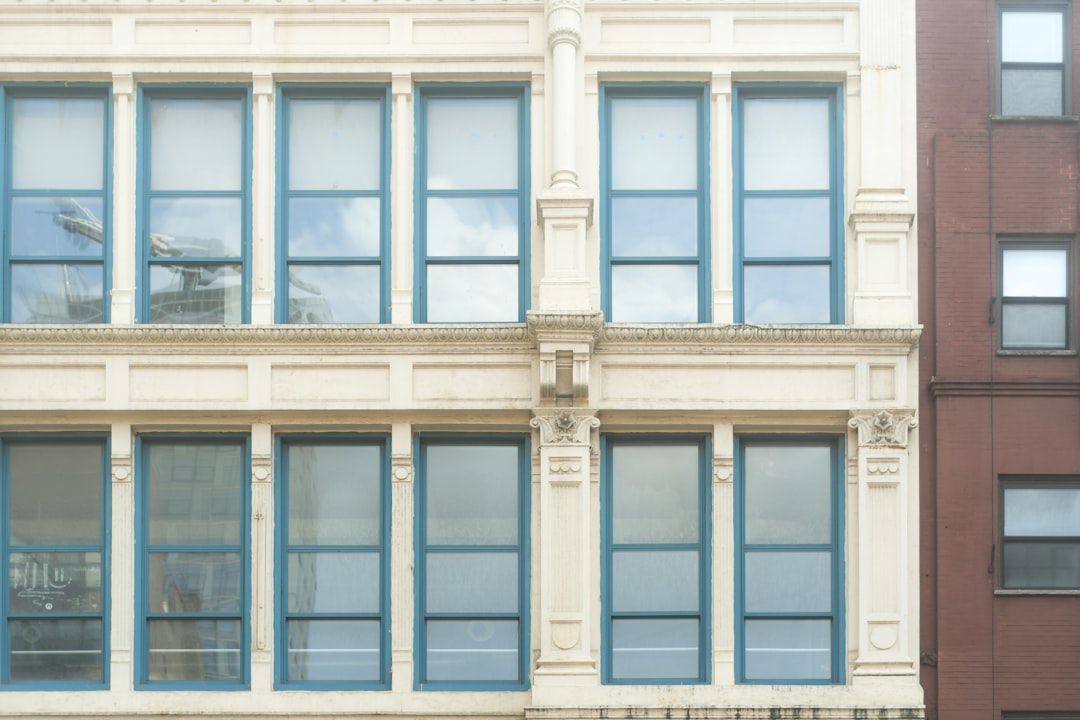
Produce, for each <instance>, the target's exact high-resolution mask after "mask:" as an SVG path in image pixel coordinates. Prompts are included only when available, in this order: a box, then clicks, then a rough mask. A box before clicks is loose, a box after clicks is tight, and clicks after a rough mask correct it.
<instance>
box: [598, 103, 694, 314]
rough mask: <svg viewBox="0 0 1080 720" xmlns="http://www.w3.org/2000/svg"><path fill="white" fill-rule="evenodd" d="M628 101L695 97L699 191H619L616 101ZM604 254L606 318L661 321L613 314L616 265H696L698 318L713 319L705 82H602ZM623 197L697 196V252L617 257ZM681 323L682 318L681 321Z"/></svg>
mask: <svg viewBox="0 0 1080 720" xmlns="http://www.w3.org/2000/svg"><path fill="white" fill-rule="evenodd" d="M623 99H650V100H693V101H694V102H695V103H696V104H697V110H696V119H697V185H696V187H695V188H694V189H692V190H690V189H686V190H661V189H654V190H649V189H615V188H614V187H613V179H612V161H613V156H614V149H613V147H612V144H613V133H612V105H613V103H615V102H618V101H619V100H623ZM600 136H601V142H600V187H601V190H600V243H601V245H600V254H601V273H602V282H601V289H602V294H601V305H602V309H603V312H604V318H605V319H606V320H607V321H608V322H611V321H613V320H614V321H616V322H658V321H652V320H648V321H646V320H638V319H636V318H628V319H626V320H621V319H619V318H613V305H612V303H613V297H612V296H613V286H612V275H613V268H614V267H619V266H635V267H639V268H644V267H650V266H653V267H657V266H659V267H672V266H674V267H679V266H692V267H694V268H695V277H696V279H697V285H698V286H697V294H696V298H697V313H696V314H695V315H696V317H695V318H694V321H695V322H709V321H710V319H711V317H712V303H711V286H710V283H711V279H710V278H711V272H710V266H711V259H710V258H711V253H710V250H711V244H712V243H711V234H710V231H709V217H710V216H709V213H710V208H709V198H710V197H711V196H710V192H709V158H710V154H709V152H710V149H709V94H708V86H707V85H703V84H701V83H605V84H603V85H601V86H600ZM621 198H627V199H632V198H641V199H662V198H669V199H671V198H683V199H689V198H692V199H694V200H695V201H696V204H697V217H696V219H695V228H696V230H697V252H696V253H695V254H693V255H662V254H657V255H616V254H615V252H614V249H613V237H612V233H613V222H612V220H613V217H612V213H613V209H612V206H613V204H614V202H615V201H616V200H618V199H621ZM680 322H681V321H680Z"/></svg>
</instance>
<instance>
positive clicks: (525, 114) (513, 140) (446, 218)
mask: <svg viewBox="0 0 1080 720" xmlns="http://www.w3.org/2000/svg"><path fill="white" fill-rule="evenodd" d="M418 90H419V96H418V101H417V103H416V127H417V133H416V138H417V143H416V144H417V147H416V193H417V197H416V238H417V242H416V283H415V285H416V301H415V302H416V308H415V314H416V321H417V322H521V321H523V320H524V319H525V310H526V309H527V307H528V304H529V298H530V296H531V288H530V285H529V262H528V238H529V229H530V227H531V226H532V216H531V214H530V213H531V211H530V208H529V95H528V87H527V86H526V85H524V84H520V83H518V84H486V85H454V84H440V85H420V86H419V87H418Z"/></svg>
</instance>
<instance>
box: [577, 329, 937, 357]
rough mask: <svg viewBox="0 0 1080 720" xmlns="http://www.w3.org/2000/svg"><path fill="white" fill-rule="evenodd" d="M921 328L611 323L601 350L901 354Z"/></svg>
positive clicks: (913, 344)
mask: <svg viewBox="0 0 1080 720" xmlns="http://www.w3.org/2000/svg"><path fill="white" fill-rule="evenodd" d="M921 334H922V328H921V327H900V328H896V327H888V328H880V327H852V326H850V325H706V324H702V325H606V326H605V327H604V328H603V329H602V331H601V333H600V338H599V341H598V346H599V349H600V350H615V349H618V350H624V349H628V348H641V349H642V350H648V351H649V352H657V351H660V350H662V347H660V346H665V345H666V346H669V347H670V350H671V351H672V352H680V353H686V352H707V351H713V352H725V351H730V350H732V349H734V347H750V348H755V347H776V346H784V347H792V348H796V349H798V350H800V351H801V350H806V351H813V350H815V349H820V350H822V351H825V352H829V353H836V352H860V351H877V350H885V351H889V352H896V351H897V350H900V351H903V352H908V351H910V350H912V349H914V348H915V347H916V346H917V345H918V344H919V336H920V335H921Z"/></svg>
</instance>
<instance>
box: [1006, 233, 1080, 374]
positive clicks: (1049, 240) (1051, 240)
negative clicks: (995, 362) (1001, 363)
mask: <svg viewBox="0 0 1080 720" xmlns="http://www.w3.org/2000/svg"><path fill="white" fill-rule="evenodd" d="M1017 249H1026V250H1064V251H1065V295H1064V297H1061V298H1060V299H1055V298H1053V297H1021V296H1006V295H1005V251H1006V250H1017ZM1073 263H1074V259H1073V239H1072V238H1068V237H1062V236H1047V237H1039V236H1034V235H1027V236H1015V235H1009V236H1001V237H999V238H998V242H997V288H998V304H999V306H1000V308H999V313H998V314H999V322H998V326H999V327H998V330H997V347H998V350H1003V351H1005V352H1009V353H1021V354H1026V353H1031V354H1038V353H1044V352H1059V351H1062V350H1066V351H1068V350H1072V349H1073V348H1075V346H1076V331H1075V328H1074V325H1075V320H1074V317H1075V312H1074V308H1073V304H1074V302H1075V299H1074V295H1075V288H1074V280H1073V276H1074V275H1075V271H1074V265H1073ZM1024 304H1040V305H1051V304H1054V305H1061V306H1063V307H1064V308H1065V344H1064V345H1062V346H1061V347H1039V346H1028V345H1010V346H1006V345H1005V306H1006V305H1024Z"/></svg>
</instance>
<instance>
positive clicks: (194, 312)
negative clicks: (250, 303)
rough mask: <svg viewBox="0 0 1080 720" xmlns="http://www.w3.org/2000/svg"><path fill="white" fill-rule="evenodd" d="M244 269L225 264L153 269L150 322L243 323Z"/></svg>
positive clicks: (172, 266) (163, 265) (173, 266)
mask: <svg viewBox="0 0 1080 720" xmlns="http://www.w3.org/2000/svg"><path fill="white" fill-rule="evenodd" d="M240 271H241V266H240V264H239V263H237V264H230V265H226V264H222V263H196V264H178V265H168V264H154V265H151V266H150V322H155V323H206V324H213V325H222V324H226V323H238V322H240V318H241V315H240V288H241V277H240Z"/></svg>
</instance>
